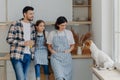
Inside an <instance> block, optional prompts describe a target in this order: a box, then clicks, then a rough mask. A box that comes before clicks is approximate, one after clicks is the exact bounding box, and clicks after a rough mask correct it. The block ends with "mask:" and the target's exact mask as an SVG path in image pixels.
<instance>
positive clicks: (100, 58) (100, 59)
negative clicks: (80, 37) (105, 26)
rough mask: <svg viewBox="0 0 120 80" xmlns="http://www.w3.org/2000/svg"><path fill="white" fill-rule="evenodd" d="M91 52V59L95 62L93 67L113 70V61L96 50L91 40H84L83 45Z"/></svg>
mask: <svg viewBox="0 0 120 80" xmlns="http://www.w3.org/2000/svg"><path fill="white" fill-rule="evenodd" d="M84 45H85V46H87V47H88V48H89V49H90V51H91V57H92V58H93V59H94V60H95V66H96V67H97V68H99V69H112V68H114V61H113V60H112V59H111V58H110V57H109V56H108V55H107V54H106V53H105V52H103V51H101V50H100V49H98V48H97V46H96V45H95V43H94V42H93V41H92V40H86V41H85V43H84Z"/></svg>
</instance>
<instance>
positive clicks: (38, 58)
mask: <svg viewBox="0 0 120 80" xmlns="http://www.w3.org/2000/svg"><path fill="white" fill-rule="evenodd" d="M44 42H45V40H44V36H43V35H41V36H37V40H36V48H35V60H34V61H35V64H42V65H48V51H47V47H46V46H45V45H44Z"/></svg>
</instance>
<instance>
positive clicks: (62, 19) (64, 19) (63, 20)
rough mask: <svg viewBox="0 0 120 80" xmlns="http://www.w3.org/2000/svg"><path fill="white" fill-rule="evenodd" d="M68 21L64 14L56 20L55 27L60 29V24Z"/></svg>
mask: <svg viewBox="0 0 120 80" xmlns="http://www.w3.org/2000/svg"><path fill="white" fill-rule="evenodd" d="M65 22H68V21H67V19H66V18H65V17H64V16H60V17H58V18H57V20H56V22H55V29H56V30H58V29H59V26H58V25H60V24H62V23H65Z"/></svg>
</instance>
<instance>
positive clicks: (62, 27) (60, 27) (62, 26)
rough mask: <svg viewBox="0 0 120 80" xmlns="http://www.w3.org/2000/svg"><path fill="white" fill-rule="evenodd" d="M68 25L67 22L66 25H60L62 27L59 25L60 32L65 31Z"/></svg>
mask: <svg viewBox="0 0 120 80" xmlns="http://www.w3.org/2000/svg"><path fill="white" fill-rule="evenodd" d="M66 25H67V23H66V22H65V23H62V24H60V25H58V27H59V30H60V31H63V30H64V29H65V28H66Z"/></svg>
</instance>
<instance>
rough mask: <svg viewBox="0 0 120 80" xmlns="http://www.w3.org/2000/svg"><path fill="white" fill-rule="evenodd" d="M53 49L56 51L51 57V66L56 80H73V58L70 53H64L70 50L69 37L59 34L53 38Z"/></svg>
mask: <svg viewBox="0 0 120 80" xmlns="http://www.w3.org/2000/svg"><path fill="white" fill-rule="evenodd" d="M52 43H53V44H52V47H53V49H54V50H55V51H56V53H55V54H52V55H51V66H52V69H53V72H54V75H55V79H56V80H61V79H62V78H64V79H65V80H71V79H72V77H71V76H72V58H71V54H70V53H64V51H65V50H67V49H69V48H70V45H69V44H68V39H67V36H66V35H65V36H59V35H58V33H57V34H56V35H55V36H54V37H53V42H52Z"/></svg>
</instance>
